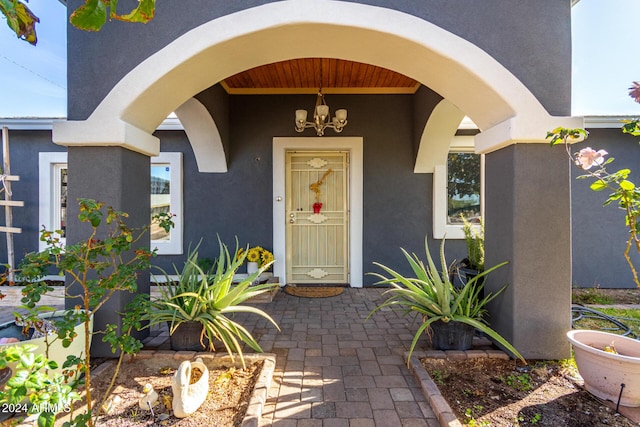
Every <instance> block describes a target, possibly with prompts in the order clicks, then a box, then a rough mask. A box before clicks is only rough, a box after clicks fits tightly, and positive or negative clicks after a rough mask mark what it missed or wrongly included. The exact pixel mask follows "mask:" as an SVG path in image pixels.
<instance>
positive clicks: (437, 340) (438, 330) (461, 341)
mask: <svg viewBox="0 0 640 427" xmlns="http://www.w3.org/2000/svg"><path fill="white" fill-rule="evenodd" d="M431 330H432V332H433V334H432V336H431V346H432V347H433V348H434V349H435V350H469V349H470V348H471V345H472V344H473V334H474V332H475V329H474V328H473V326H469V325H467V324H466V323H462V322H443V321H441V320H438V321H436V322H433V323H432V324H431Z"/></svg>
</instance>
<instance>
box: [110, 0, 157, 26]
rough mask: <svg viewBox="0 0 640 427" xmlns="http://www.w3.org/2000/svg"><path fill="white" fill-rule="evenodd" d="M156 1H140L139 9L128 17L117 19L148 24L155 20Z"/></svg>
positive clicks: (134, 10) (118, 16) (117, 17)
mask: <svg viewBox="0 0 640 427" xmlns="http://www.w3.org/2000/svg"><path fill="white" fill-rule="evenodd" d="M155 9H156V0H140V1H139V3H138V7H136V8H135V9H133V10H132V11H131V12H129V13H128V14H126V15H116V16H115V18H116V19H118V20H120V21H126V22H140V23H143V24H146V23H147V22H149V21H151V20H152V19H153V15H154V13H155Z"/></svg>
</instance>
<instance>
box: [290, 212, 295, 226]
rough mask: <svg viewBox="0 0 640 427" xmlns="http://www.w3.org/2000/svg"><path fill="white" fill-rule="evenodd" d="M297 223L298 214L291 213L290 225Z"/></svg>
mask: <svg viewBox="0 0 640 427" xmlns="http://www.w3.org/2000/svg"><path fill="white" fill-rule="evenodd" d="M295 222H296V214H295V213H293V212H291V213H290V214H289V223H290V224H294V223H295Z"/></svg>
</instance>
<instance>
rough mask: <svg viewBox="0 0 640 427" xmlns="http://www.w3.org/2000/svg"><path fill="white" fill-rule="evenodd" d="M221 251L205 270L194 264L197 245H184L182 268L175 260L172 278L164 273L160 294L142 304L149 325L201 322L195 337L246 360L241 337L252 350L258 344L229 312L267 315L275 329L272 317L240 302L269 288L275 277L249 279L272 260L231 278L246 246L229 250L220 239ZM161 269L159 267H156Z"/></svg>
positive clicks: (171, 328)
mask: <svg viewBox="0 0 640 427" xmlns="http://www.w3.org/2000/svg"><path fill="white" fill-rule="evenodd" d="M218 243H219V246H220V255H219V256H218V258H217V259H216V260H215V262H214V264H213V266H212V267H211V268H210V270H209V271H207V272H205V271H204V270H203V269H202V268H201V267H200V265H199V264H198V250H197V249H198V246H199V245H198V246H196V248H195V249H194V250H193V251H191V250H190V251H189V253H188V256H187V261H186V263H185V265H184V268H183V269H182V271H179V270H178V269H177V268H176V267H175V265H174V269H175V271H176V274H177V276H178V279H177V280H171V279H170V278H169V277H168V275H167V274H166V273H164V271H163V273H164V274H165V276H166V282H165V283H163V284H160V285H159V291H160V296H159V297H158V298H155V299H153V300H151V301H150V306H151V307H150V310H147V311H146V312H147V320H149V325H148V326H153V325H158V324H162V323H167V324H168V325H169V334H170V335H172V334H173V333H175V332H176V329H177V328H178V326H180V325H181V324H183V323H186V322H198V323H200V324H201V325H202V331H201V334H200V342H201V344H203V347H204V346H205V344H204V342H205V341H208V347H209V349H210V350H211V351H215V346H214V343H215V342H216V341H219V342H222V344H223V345H224V347H225V349H226V351H227V353H228V354H229V355H230V356H231V358H232V360H233V359H234V353H237V354H238V355H239V357H240V360H241V362H242V365H243V366H245V363H244V357H243V353H242V344H243V343H246V344H247V345H248V346H249V347H251V348H252V349H254V350H255V351H257V352H262V348H261V347H260V345H259V344H258V342H257V341H256V340H255V338H254V337H253V336H252V335H251V333H250V332H249V331H248V330H247V329H246V328H245V327H244V326H242V325H241V324H240V323H238V322H236V321H235V320H233V319H232V318H231V317H230V316H229V315H232V314H234V313H252V314H256V315H258V316H262V317H264V318H265V319H267V320H269V321H270V322H271V323H272V324H273V325H274V326H275V327H276V328H277V329H278V330H280V328H279V327H278V325H277V324H276V322H275V321H274V320H273V319H272V318H271V316H269V315H268V314H267V313H265V312H264V311H263V310H260V309H258V308H256V307H252V306H248V305H242V303H243V302H245V301H246V300H248V299H249V298H252V297H254V296H257V295H260V294H262V293H265V292H269V291H271V290H272V289H273V287H275V286H278V284H277V283H266V284H253V282H254V281H255V280H256V279H257V278H258V276H259V275H260V274H261V273H262V272H263V271H265V270H266V269H267V268H269V266H270V265H271V264H272V263H271V262H270V263H267V264H264V265H263V266H262V267H261V268H260V269H258V271H257V272H255V273H253V274H251V275H249V276H248V277H247V278H245V279H244V280H242V281H241V282H240V283H233V278H234V275H235V273H236V271H237V270H238V268H239V267H240V266H241V265H242V263H243V262H244V259H245V257H246V253H247V252H246V250H245V251H243V252H242V253H241V254H240V256H235V254H237V253H238V248H237V242H236V250H235V251H234V252H233V256H232V255H231V254H230V253H229V250H228V249H227V246H226V245H224V244H223V243H222V242H221V241H220V240H219V239H218ZM161 271H162V270H161Z"/></svg>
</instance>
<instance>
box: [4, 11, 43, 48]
mask: <svg viewBox="0 0 640 427" xmlns="http://www.w3.org/2000/svg"><path fill="white" fill-rule="evenodd" d="M0 12H2V14H3V15H4V16H5V17H6V18H7V25H8V26H9V28H11V30H13V32H14V33H16V36H18V38H19V39H22V40H25V41H26V42H28V43H30V44H32V45H34V46H35V45H36V43H37V42H38V36H37V34H36V24H37V23H38V22H40V19H39V18H38V17H37V16H35V15H34V14H33V12H31V10H30V9H29V8H28V7H27V5H26V4H25V3H23V2H21V1H11V0H0Z"/></svg>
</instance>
